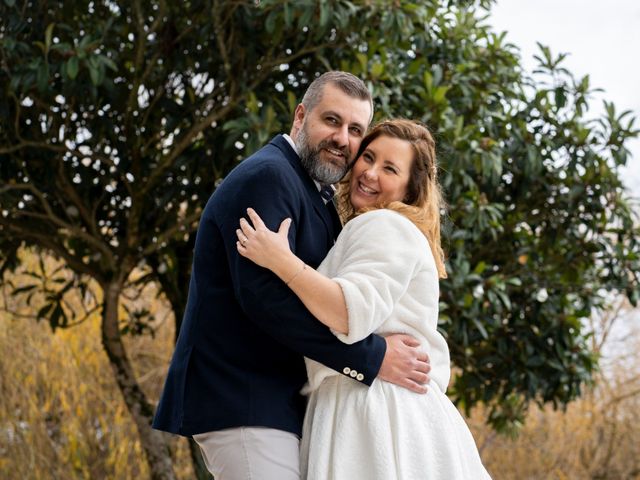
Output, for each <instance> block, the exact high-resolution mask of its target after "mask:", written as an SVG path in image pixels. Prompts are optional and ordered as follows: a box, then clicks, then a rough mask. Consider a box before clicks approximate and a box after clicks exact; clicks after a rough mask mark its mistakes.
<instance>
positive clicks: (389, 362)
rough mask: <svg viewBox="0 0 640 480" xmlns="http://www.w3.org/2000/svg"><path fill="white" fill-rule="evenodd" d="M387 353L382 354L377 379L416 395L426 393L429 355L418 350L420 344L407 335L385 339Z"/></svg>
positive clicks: (396, 335)
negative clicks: (382, 357) (382, 358)
mask: <svg viewBox="0 0 640 480" xmlns="http://www.w3.org/2000/svg"><path fill="white" fill-rule="evenodd" d="M385 341H386V342H387V352H386V353H385V354H384V360H383V361H382V366H381V367H380V371H379V372H378V378H379V379H380V380H384V381H386V382H391V383H395V384H396V385H398V386H400V387H404V388H407V389H409V390H411V391H412V392H416V393H427V385H426V384H427V383H429V375H427V374H428V373H429V371H430V370H431V365H429V355H427V354H426V353H424V352H421V351H419V350H418V347H420V342H418V341H417V340H416V339H415V338H413V337H411V336H409V335H401V334H395V335H389V336H388V337H385Z"/></svg>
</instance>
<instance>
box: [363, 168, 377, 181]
mask: <svg viewBox="0 0 640 480" xmlns="http://www.w3.org/2000/svg"><path fill="white" fill-rule="evenodd" d="M364 176H365V178H368V179H374V178H376V177H377V176H378V172H377V171H376V169H375V167H369V168H367V169H366V170H365V171H364Z"/></svg>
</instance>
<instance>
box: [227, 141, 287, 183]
mask: <svg viewBox="0 0 640 480" xmlns="http://www.w3.org/2000/svg"><path fill="white" fill-rule="evenodd" d="M294 155H295V153H294V152H293V150H292V149H291V147H290V146H289V144H288V143H287V141H286V140H285V139H284V138H283V137H282V136H281V135H279V136H277V137H275V138H274V139H273V140H271V142H269V143H268V144H267V145H265V146H264V147H262V148H261V149H260V150H258V151H257V152H255V153H253V154H252V155H250V156H249V157H247V158H246V159H244V160H242V161H241V162H240V163H239V164H238V165H237V166H236V167H235V168H234V169H233V171H232V172H231V173H233V174H235V175H237V174H242V175H249V176H257V177H258V178H260V177H261V176H262V175H266V176H267V177H272V176H274V175H275V176H279V175H283V174H284V175H292V174H295V168H294V165H293V163H294V162H295V161H296V160H297V159H296V158H295V156H294ZM230 175H231V174H230Z"/></svg>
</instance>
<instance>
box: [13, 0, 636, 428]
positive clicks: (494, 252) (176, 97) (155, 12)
mask: <svg viewBox="0 0 640 480" xmlns="http://www.w3.org/2000/svg"><path fill="white" fill-rule="evenodd" d="M32 3H33V6H31V7H29V8H26V5H27V4H26V3H24V4H19V3H15V2H6V1H5V2H4V5H2V6H1V7H0V17H1V18H2V25H1V27H0V66H1V68H0V89H1V93H0V95H2V98H3V99H5V100H4V101H3V102H1V103H0V178H1V184H0V205H1V210H2V211H1V212H0V242H2V247H3V249H2V252H3V253H2V258H0V260H1V261H3V262H4V263H3V264H4V265H5V266H6V267H7V268H13V267H15V256H12V252H15V249H16V248H17V246H18V245H20V244H21V243H26V244H29V245H35V246H37V247H39V248H43V249H46V250H49V251H52V252H54V253H55V254H56V255H58V256H60V257H61V258H63V259H64V260H65V261H66V263H67V265H68V266H69V267H70V268H72V269H73V270H74V271H75V272H76V273H77V274H78V275H80V276H84V277H86V278H94V279H96V280H98V282H100V283H106V282H108V281H109V280H110V279H113V278H123V279H126V278H128V277H129V274H130V272H131V271H132V269H133V268H135V267H136V266H143V265H146V266H147V267H148V268H150V269H151V270H152V274H150V275H149V276H148V277H147V280H148V281H158V282H160V284H161V285H162V287H163V290H164V292H165V293H166V295H167V296H168V298H169V299H170V301H171V302H172V304H173V306H174V309H175V310H176V314H177V317H180V316H181V309H182V306H183V305H184V302H185V299H186V293H187V281H186V279H187V278H188V271H189V265H190V254H191V246H192V242H193V237H194V232H195V228H196V226H197V220H198V218H199V214H200V212H201V209H202V208H203V206H204V204H205V203H206V200H207V198H208V196H209V195H210V194H211V192H212V191H213V190H214V189H215V186H216V184H217V182H219V181H220V180H221V179H222V178H223V177H224V175H225V174H226V173H227V172H228V171H229V170H230V169H231V168H232V167H233V166H234V165H235V164H236V163H237V162H238V161H239V160H240V159H241V158H243V157H244V156H245V155H247V154H249V153H250V152H252V151H254V150H256V149H257V148H259V147H260V146H261V145H263V144H264V143H265V142H266V141H267V140H268V139H269V138H270V137H271V136H272V135H273V134H275V133H277V132H281V131H288V129H289V125H290V123H291V117H292V112H293V109H294V107H295V105H296V102H297V101H298V100H299V99H300V98H301V94H302V92H303V91H304V89H305V88H306V86H307V85H308V83H309V82H310V80H311V79H312V78H313V77H314V76H315V75H316V74H317V73H319V72H322V71H325V70H327V69H329V68H333V69H343V70H348V71H351V72H353V73H355V74H356V75H359V76H360V77H361V78H363V79H364V80H365V81H366V82H367V83H368V85H369V86H370V88H371V89H372V91H373V92H374V98H375V101H376V112H377V113H376V118H377V119H380V118H383V117H388V116H402V117H409V118H416V119H420V120H422V121H423V122H425V123H426V124H428V125H429V126H430V127H431V129H432V130H433V131H434V133H435V135H436V139H437V141H438V146H439V147H438V148H439V157H440V167H441V180H442V184H443V187H444V190H445V194H446V198H447V200H448V202H449V205H450V208H449V214H448V220H447V222H446V224H445V246H446V248H447V251H448V256H449V262H448V263H449V265H448V267H449V278H448V279H447V280H446V281H444V282H442V285H441V290H442V299H441V301H442V303H441V311H442V313H441V325H440V327H441V329H442V332H443V333H444V334H445V335H446V336H447V339H448V341H449V345H450V347H451V353H452V360H453V363H454V364H455V365H456V366H457V367H459V371H458V372H457V376H456V377H455V383H454V385H453V389H452V394H453V396H454V397H455V399H456V400H457V401H459V402H460V404H461V405H463V406H464V407H465V408H471V407H473V406H474V405H476V404H477V403H478V402H484V403H487V404H488V405H489V406H490V407H491V408H492V410H491V411H490V415H489V421H490V422H491V423H492V424H493V425H494V426H496V427H498V428H503V429H506V428H508V427H509V426H513V425H516V424H517V422H518V421H519V420H520V419H521V418H522V416H523V414H524V412H525V411H526V406H527V405H528V403H529V402H531V401H537V402H540V403H546V402H551V403H553V404H554V405H564V404H566V403H567V402H569V401H570V400H572V399H574V398H575V397H576V396H578V395H579V394H580V392H581V387H582V385H583V384H584V383H585V382H588V381H589V380H590V378H591V375H592V373H593V371H594V369H595V368H596V358H595V356H594V354H593V353H592V352H591V351H590V350H589V348H588V345H587V343H586V339H587V332H586V331H585V329H584V327H583V320H584V319H585V318H586V317H588V316H589V315H590V314H591V312H592V311H593V309H597V308H603V307H604V306H605V300H606V298H607V295H608V294H609V293H610V292H624V293H625V294H626V295H627V296H628V297H629V299H631V301H632V302H637V299H638V295H639V291H640V286H639V278H638V275H639V274H638V272H640V260H639V259H640V246H639V244H638V242H639V239H640V234H639V230H638V225H637V221H636V218H635V217H634V214H633V212H632V209H631V207H630V206H629V203H628V200H627V199H626V198H625V193H624V190H623V186H622V183H621V180H620V176H619V171H618V167H619V166H621V165H624V164H625V162H626V160H627V157H628V151H627V149H626V147H625V144H626V143H625V142H626V141H627V140H628V139H629V138H631V137H634V136H636V135H637V133H638V131H637V130H636V129H635V128H634V118H633V117H632V116H631V115H630V113H629V112H622V113H619V112H617V111H616V109H615V108H614V106H613V105H611V104H607V107H606V114H605V115H604V116H602V117H601V118H598V119H596V120H588V117H587V114H588V107H589V101H590V95H591V94H592V92H593V90H592V89H591V87H590V85H589V79H588V77H585V78H582V79H576V78H574V77H573V76H572V75H571V73H570V72H569V71H568V70H566V69H565V68H564V67H563V63H562V55H561V56H557V57H556V56H554V55H553V54H552V53H551V52H550V51H549V50H548V49H547V48H545V47H542V46H541V49H540V52H541V53H540V55H539V59H538V60H539V63H540V66H539V71H538V72H537V73H536V75H535V76H534V78H528V77H527V76H526V75H524V73H523V72H522V70H521V68H520V65H519V58H518V51H517V49H516V48H515V47H514V46H512V45H510V44H508V43H506V39H505V35H504V34H498V33H495V32H493V31H491V29H490V28H489V27H488V26H487V25H486V23H484V20H483V16H484V15H485V14H486V9H487V8H489V7H490V3H491V2H490V1H481V2H475V1H457V2H456V1H448V2H436V1H426V2H395V1H382V0H380V1H374V2H359V1H357V2H356V1H346V0H326V1H323V2H315V1H313V2H312V1H296V2H292V1H284V2H283V1H276V0H262V1H260V2H253V1H234V2H228V1H223V0H217V1H214V0H212V1H204V0H196V1H190V2H164V1H151V2H144V4H141V3H139V2H120V3H115V2H82V1H76V2H69V1H67V2H32ZM382 32H384V33H382ZM5 246H6V247H7V248H6V249H5V248H4V247H5ZM5 252H6V253H5ZM23 293H26V292H23ZM138 316H139V317H140V318H142V317H144V312H142V313H141V314H140V315H138ZM131 318H132V319H133V320H132V322H133V323H132V324H131V325H129V326H128V327H127V328H128V329H129V330H130V331H138V330H140V328H142V327H140V325H138V326H137V327H136V320H135V319H136V318H137V317H136V315H134V314H133V313H132V315H131Z"/></svg>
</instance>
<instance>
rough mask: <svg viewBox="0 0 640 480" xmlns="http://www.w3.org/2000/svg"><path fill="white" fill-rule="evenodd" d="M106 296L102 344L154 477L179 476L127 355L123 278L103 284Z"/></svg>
mask: <svg viewBox="0 0 640 480" xmlns="http://www.w3.org/2000/svg"><path fill="white" fill-rule="evenodd" d="M102 287H103V290H104V300H103V308H102V345H103V347H104V349H105V351H106V352H107V356H108V357H109V362H110V364H111V368H112V369H113V372H114V374H115V379H116V382H117V384H118V387H119V388H120V392H122V396H123V398H124V401H125V403H126V405H127V409H128V410H129V413H130V414H131V416H132V417H133V420H134V422H135V424H136V427H137V429H138V434H139V435H140V443H141V444H142V448H143V450H144V452H145V455H146V457H147V463H148V464H149V472H150V474H151V478H152V479H153V480H175V478H176V476H175V473H174V471H173V466H172V462H171V456H170V452H169V447H168V445H167V443H166V442H165V439H164V438H163V434H162V433H161V432H159V431H157V430H153V429H152V428H151V421H152V420H153V408H152V407H151V405H150V404H149V402H148V401H147V398H146V396H145V394H144V392H143V391H142V389H141V388H140V385H138V382H137V380H136V378H135V375H134V372H133V368H132V366H131V363H130V362H129V358H128V357H127V353H126V351H125V348H124V345H123V343H122V338H121V336H120V328H119V326H118V305H119V301H120V293H121V289H122V282H115V281H114V282H111V283H107V284H105V285H102Z"/></svg>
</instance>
